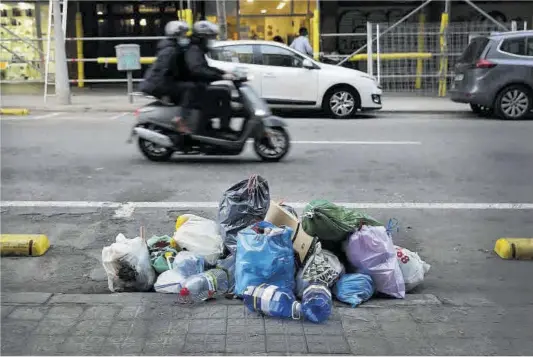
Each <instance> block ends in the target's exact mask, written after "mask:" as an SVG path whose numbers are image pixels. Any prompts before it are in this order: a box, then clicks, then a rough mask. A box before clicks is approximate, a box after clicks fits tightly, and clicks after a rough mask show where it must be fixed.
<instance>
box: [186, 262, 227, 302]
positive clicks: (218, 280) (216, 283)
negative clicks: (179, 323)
mask: <svg viewBox="0 0 533 357" xmlns="http://www.w3.org/2000/svg"><path fill="white" fill-rule="evenodd" d="M228 289H229V279H228V274H227V273H226V272H225V271H224V270H222V269H210V270H208V271H206V272H203V273H201V274H196V275H193V276H191V277H189V278H188V279H187V280H185V281H184V282H183V285H182V289H181V290H180V296H179V302H181V303H191V302H200V301H205V300H207V299H211V298H213V297H215V296H217V295H223V294H225V293H226V292H227V291H228Z"/></svg>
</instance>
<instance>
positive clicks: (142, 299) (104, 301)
mask: <svg viewBox="0 0 533 357" xmlns="http://www.w3.org/2000/svg"><path fill="white" fill-rule="evenodd" d="M1 300H2V304H3V305H43V304H48V305H63V304H65V305H73V304H91V305H109V304H117V305H138V304H143V303H145V304H156V305H169V306H170V305H174V304H176V302H177V298H176V295H175V294H159V293H110V294H52V293H4V294H2V295H1ZM213 304H215V305H219V306H240V305H242V301H240V300H237V299H234V300H228V299H224V298H222V297H221V298H218V299H217V300H215V301H212V302H206V305H213ZM440 305H442V302H441V301H440V300H439V299H438V298H437V297H436V296H435V295H433V294H409V295H407V296H406V298H405V299H403V300H400V299H379V298H378V299H372V300H370V301H368V302H366V303H364V304H363V305H361V306H359V307H358V309H360V308H384V309H391V308H408V307H418V306H440ZM334 306H335V307H339V308H348V309H351V308H350V306H349V305H347V304H343V303H340V302H338V301H336V302H335V305H334Z"/></svg>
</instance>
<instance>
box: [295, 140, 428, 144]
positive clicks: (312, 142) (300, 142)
mask: <svg viewBox="0 0 533 357" xmlns="http://www.w3.org/2000/svg"><path fill="white" fill-rule="evenodd" d="M291 144H303V145H307V144H310V145H422V142H420V141H337V140H332V141H324V140H322V141H309V140H296V141H291Z"/></svg>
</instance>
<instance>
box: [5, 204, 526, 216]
mask: <svg viewBox="0 0 533 357" xmlns="http://www.w3.org/2000/svg"><path fill="white" fill-rule="evenodd" d="M287 204H288V205H290V206H292V207H294V208H295V209H303V208H304V207H305V206H306V205H307V202H287ZM336 204H338V205H341V206H345V207H347V208H354V209H442V210H533V203H445V202H428V203H417V202H397V203H358V202H336ZM218 205H219V202H218V201H211V202H124V203H123V202H106V201H1V206H2V207H14V208H35V207H37V208H115V213H114V217H115V218H128V217H131V216H132V215H133V213H134V212H135V209H136V208H164V209H212V208H218Z"/></svg>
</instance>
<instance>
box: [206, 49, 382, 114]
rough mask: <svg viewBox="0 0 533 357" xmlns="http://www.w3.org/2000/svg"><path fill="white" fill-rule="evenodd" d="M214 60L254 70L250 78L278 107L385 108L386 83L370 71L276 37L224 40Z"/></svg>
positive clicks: (214, 51) (226, 67) (211, 56)
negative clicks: (328, 60) (320, 57)
mask: <svg viewBox="0 0 533 357" xmlns="http://www.w3.org/2000/svg"><path fill="white" fill-rule="evenodd" d="M207 60H208V62H209V64H210V65H211V66H214V67H218V68H220V69H222V70H224V71H232V70H234V69H235V68H236V67H238V68H243V69H245V70H246V71H247V72H248V73H249V74H251V80H250V82H249V84H250V85H251V86H252V87H253V88H254V90H255V91H256V92H257V93H258V94H259V95H260V96H261V97H262V98H263V99H265V100H266V101H267V103H269V105H270V106H271V107H273V108H290V109H300V108H301V109H323V110H324V111H325V112H326V113H328V114H329V115H331V116H332V117H334V118H348V117H352V116H354V115H355V114H356V112H357V110H361V111H367V110H379V109H381V94H382V91H381V88H380V87H379V85H378V83H377V81H376V79H375V78H373V77H371V76H369V75H367V74H366V73H364V72H361V71H357V70H353V69H349V68H345V67H340V66H334V65H329V64H324V63H320V62H317V61H315V60H313V59H311V58H309V57H308V56H306V55H303V54H302V53H300V52H298V51H295V50H293V49H292V48H290V47H288V46H285V45H284V44H281V43H278V42H271V41H257V40H253V41H252V40H250V41H248V40H244V41H243V40H241V41H219V42H217V43H216V44H215V46H214V48H213V49H212V51H211V52H210V54H209V55H208V59H207Z"/></svg>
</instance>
